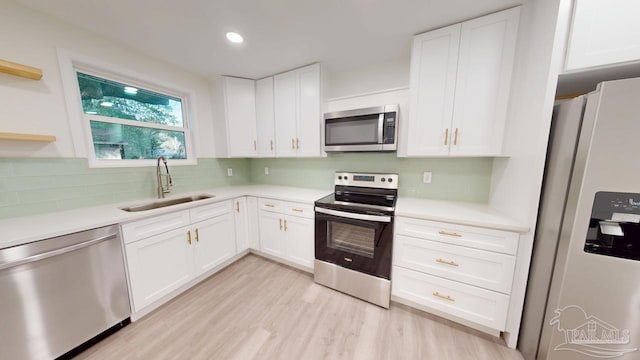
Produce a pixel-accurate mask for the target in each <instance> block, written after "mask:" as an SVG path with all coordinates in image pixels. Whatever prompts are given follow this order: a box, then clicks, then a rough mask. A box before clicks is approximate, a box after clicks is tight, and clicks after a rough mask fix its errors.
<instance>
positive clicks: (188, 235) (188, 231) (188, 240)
mask: <svg viewBox="0 0 640 360" xmlns="http://www.w3.org/2000/svg"><path fill="white" fill-rule="evenodd" d="M187 242H188V243H189V245H191V230H187Z"/></svg>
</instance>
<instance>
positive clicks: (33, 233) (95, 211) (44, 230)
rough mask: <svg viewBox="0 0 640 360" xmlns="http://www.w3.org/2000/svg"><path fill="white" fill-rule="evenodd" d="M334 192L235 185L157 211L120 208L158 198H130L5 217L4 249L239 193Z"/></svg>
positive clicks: (310, 196)
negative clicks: (50, 211)
mask: <svg viewBox="0 0 640 360" xmlns="http://www.w3.org/2000/svg"><path fill="white" fill-rule="evenodd" d="M330 193H331V191H330V190H317V189H302V188H293V187H284V186H268V185H253V186H231V187H223V188H214V189H208V190H202V191H195V192H190V193H181V194H175V195H172V196H168V197H167V199H171V198H179V197H184V196H191V195H198V194H207V195H215V197H213V198H211V199H206V200H199V201H196V202H191V203H185V204H179V205H172V206H167V207H164V208H159V209H154V210H147V211H140V212H126V211H123V210H121V209H120V208H121V207H127V206H135V205H137V204H144V203H146V202H149V201H156V200H158V199H146V200H136V201H128V202H124V203H117V204H107V205H100V206H94V207H88V208H80V209H73V210H67V211H60V212H54V213H46V214H38V215H31V216H24V217H17V218H8V219H1V220H0V234H1V236H0V249H3V248H7V247H11V246H16V245H21V244H26V243H29V242H33V241H38V240H43V239H48V238H51V237H55V236H60V235H66V234H70V233H74V232H78V231H84V230H88V229H93V228H97V227H101V226H106V225H111V224H118V223H124V222H129V221H133V220H138V219H142V218H146V217H150V216H156V215H159V214H165V213H170V212H174V211H178V210H183V209H188V208H192V207H195V206H201V205H206V204H212V203H215V202H219V201H224V200H228V199H233V198H235V197H238V196H245V195H248V196H256V197H262V198H269V199H277V200H284V201H293V202H301V203H308V204H310V203H313V202H314V201H315V200H317V199H319V198H321V197H323V196H326V195H328V194H330Z"/></svg>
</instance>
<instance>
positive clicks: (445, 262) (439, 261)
mask: <svg viewBox="0 0 640 360" xmlns="http://www.w3.org/2000/svg"><path fill="white" fill-rule="evenodd" d="M436 262H437V263H440V264H446V265H451V266H460V264H458V263H457V262H455V261H447V260H442V259H436Z"/></svg>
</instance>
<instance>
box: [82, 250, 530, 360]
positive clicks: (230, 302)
mask: <svg viewBox="0 0 640 360" xmlns="http://www.w3.org/2000/svg"><path fill="white" fill-rule="evenodd" d="M77 358H78V359H116V358H117V359H151V358H152V359H238V360H245V359H305V360H306V359H367V360H370V359H456V360H458V359H480V360H482V359H487V360H496V359H504V360H512V359H513V360H521V359H522V356H521V355H520V354H519V353H518V352H517V351H515V350H511V349H509V348H507V347H506V346H504V344H503V343H502V341H501V340H500V339H495V338H493V337H491V336H489V335H485V334H482V333H479V332H477V331H475V330H472V329H469V328H466V327H464V326H461V325H458V324H455V323H453V322H450V321H447V320H444V319H442V318H438V317H436V316H433V315H430V314H427V313H424V312H421V311H418V310H415V309H412V308H409V307H407V306H404V305H400V304H395V303H392V305H391V308H390V309H389V310H385V309H383V308H380V307H378V306H375V305H372V304H369V303H366V302H364V301H361V300H358V299H356V298H353V297H351V296H348V295H345V294H342V293H340V292H337V291H334V290H332V289H328V288H326V287H324V286H321V285H318V284H316V283H314V282H313V277H312V276H311V275H310V274H307V273H305V272H302V271H299V270H296V269H293V268H290V267H287V266H283V265H280V264H278V263H275V262H273V261H270V260H266V259H263V258H261V257H258V256H255V255H248V256H246V257H244V258H242V259H240V260H239V261H237V262H236V263H234V264H232V265H231V266H229V267H228V268H226V269H224V270H223V271H221V272H219V273H217V274H215V275H214V276H212V277H210V278H209V279H207V280H205V281H203V282H202V283H200V284H199V285H198V286H196V287H194V288H192V289H190V290H189V291H187V292H186V293H184V294H182V295H181V296H179V297H177V298H176V299H174V300H173V301H171V302H169V303H168V304H165V305H164V306H162V307H161V308H159V309H158V310H156V311H154V312H153V313H151V314H150V315H148V316H146V317H145V318H143V319H141V320H139V321H137V322H135V323H132V324H131V325H129V326H127V327H126V328H124V329H122V330H120V331H119V332H117V333H116V334H114V335H112V336H110V337H109V338H107V339H105V340H103V341H102V342H100V343H99V344H97V345H95V346H93V347H91V348H90V349H88V350H86V351H85V352H83V353H82V354H80V355H79V356H78V357H77Z"/></svg>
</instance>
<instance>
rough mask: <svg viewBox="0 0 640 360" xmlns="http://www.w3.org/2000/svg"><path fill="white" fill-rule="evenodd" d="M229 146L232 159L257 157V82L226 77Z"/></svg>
mask: <svg viewBox="0 0 640 360" xmlns="http://www.w3.org/2000/svg"><path fill="white" fill-rule="evenodd" d="M224 100H225V103H224V104H225V114H226V124H227V146H228V149H229V155H230V156H232V157H253V156H256V155H257V153H258V152H257V138H256V104H255V101H256V96H255V82H254V81H253V80H248V79H240V78H233V77H226V76H225V77H224Z"/></svg>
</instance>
